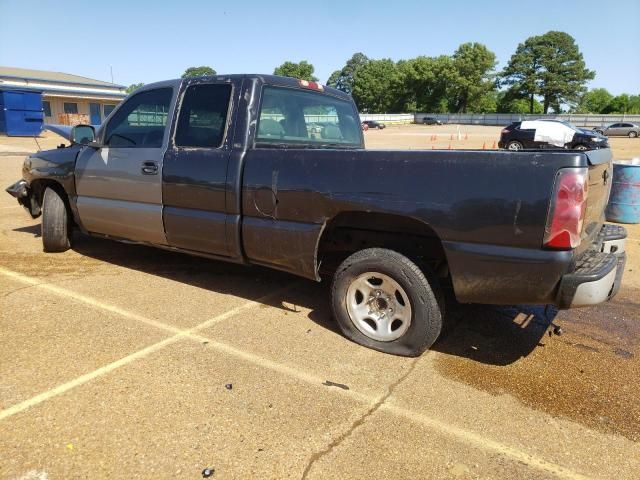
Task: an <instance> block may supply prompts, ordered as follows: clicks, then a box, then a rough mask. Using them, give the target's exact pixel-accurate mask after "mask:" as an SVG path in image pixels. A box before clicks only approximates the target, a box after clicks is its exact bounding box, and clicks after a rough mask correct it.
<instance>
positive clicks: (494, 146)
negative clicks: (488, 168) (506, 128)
mask: <svg viewBox="0 0 640 480" xmlns="http://www.w3.org/2000/svg"><path fill="white" fill-rule="evenodd" d="M492 148H493V149H494V150H495V149H496V141H495V140H494V141H493V147H492Z"/></svg>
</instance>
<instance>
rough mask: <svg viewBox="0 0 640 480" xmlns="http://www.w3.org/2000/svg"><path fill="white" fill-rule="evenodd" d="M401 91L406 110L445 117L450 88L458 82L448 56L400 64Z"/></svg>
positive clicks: (399, 94)
mask: <svg viewBox="0 0 640 480" xmlns="http://www.w3.org/2000/svg"><path fill="white" fill-rule="evenodd" d="M397 66H398V70H399V72H398V73H399V77H400V78H399V79H400V81H401V82H402V86H401V88H396V93H397V95H398V98H399V100H401V101H402V103H403V104H404V110H415V111H421V112H432V113H443V112H446V111H447V110H448V103H449V95H450V86H451V85H452V84H453V83H454V81H455V79H456V78H457V73H456V70H455V67H454V65H453V60H452V58H451V57H450V56H448V55H440V56H439V57H425V56H420V57H416V58H412V59H410V60H402V61H400V62H398V65H397Z"/></svg>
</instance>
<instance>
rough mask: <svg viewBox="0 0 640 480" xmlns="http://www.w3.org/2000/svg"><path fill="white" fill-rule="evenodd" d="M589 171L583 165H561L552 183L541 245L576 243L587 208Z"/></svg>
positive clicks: (567, 246)
mask: <svg viewBox="0 0 640 480" xmlns="http://www.w3.org/2000/svg"><path fill="white" fill-rule="evenodd" d="M588 178H589V172H588V170H587V169H586V168H563V169H561V170H560V171H558V175H557V177H556V181H555V184H554V187H553V197H552V199H551V208H550V209H549V216H548V218H547V226H546V229H545V234H544V246H545V247H548V248H553V249H558V250H566V249H570V248H576V247H577V246H578V245H580V234H581V233H582V223H583V222H584V214H585V211H586V209H587V194H588Z"/></svg>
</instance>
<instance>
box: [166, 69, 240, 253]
mask: <svg viewBox="0 0 640 480" xmlns="http://www.w3.org/2000/svg"><path fill="white" fill-rule="evenodd" d="M234 91H235V95H239V88H237V85H234V84H233V83H232V82H230V81H229V82H227V81H223V80H220V81H217V80H215V79H213V80H208V79H194V80H189V81H187V82H185V84H184V85H183V88H182V90H181V92H180V97H181V101H180V109H179V111H178V115H177V121H176V125H175V133H174V135H173V140H172V141H171V142H170V145H169V149H168V150H167V154H166V156H165V162H164V168H163V173H162V178H163V202H164V213H163V218H164V227H165V232H166V236H167V243H168V244H169V245H171V246H174V247H178V248H182V249H186V250H191V251H194V252H203V253H208V254H213V255H218V256H223V257H229V256H233V254H232V253H230V252H229V249H228V242H227V233H226V231H227V208H226V200H225V195H226V189H227V186H226V183H227V168H228V164H229V157H230V153H231V147H232V139H231V138H230V137H231V136H232V132H231V130H232V129H230V128H229V125H230V124H231V118H232V117H233V115H232V110H233V105H234V104H237V102H234V101H232V97H233V96H234Z"/></svg>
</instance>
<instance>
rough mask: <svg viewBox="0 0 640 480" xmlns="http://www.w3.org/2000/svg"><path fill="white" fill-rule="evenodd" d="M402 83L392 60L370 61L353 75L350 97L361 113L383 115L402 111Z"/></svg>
mask: <svg viewBox="0 0 640 480" xmlns="http://www.w3.org/2000/svg"><path fill="white" fill-rule="evenodd" d="M402 87H403V82H402V80H401V75H400V72H399V69H398V67H397V65H396V64H395V63H394V62H393V60H391V59H389V58H384V59H382V60H370V61H369V62H367V63H366V64H365V65H363V66H361V67H360V68H358V69H357V70H356V71H355V73H354V75H353V91H352V93H351V94H352V96H353V99H354V100H355V102H356V105H357V106H358V109H359V110H360V111H362V112H368V113H385V112H398V111H402V110H403V107H404V105H403V96H402V94H401V89H402Z"/></svg>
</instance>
